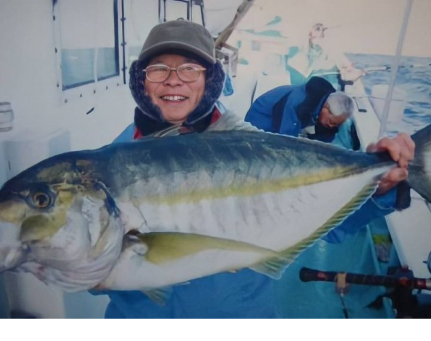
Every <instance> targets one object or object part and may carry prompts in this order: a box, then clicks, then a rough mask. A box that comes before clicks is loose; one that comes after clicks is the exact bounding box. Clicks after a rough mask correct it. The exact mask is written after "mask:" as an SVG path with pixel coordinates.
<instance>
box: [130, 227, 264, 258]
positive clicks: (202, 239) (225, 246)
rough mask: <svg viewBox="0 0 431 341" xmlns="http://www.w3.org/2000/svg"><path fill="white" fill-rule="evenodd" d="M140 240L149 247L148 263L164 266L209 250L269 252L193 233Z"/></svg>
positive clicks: (154, 235)
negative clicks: (163, 264)
mask: <svg viewBox="0 0 431 341" xmlns="http://www.w3.org/2000/svg"><path fill="white" fill-rule="evenodd" d="M137 238H139V240H140V241H141V242H142V243H144V244H145V245H147V247H148V252H147V253H146V254H145V258H146V260H147V261H149V262H151V263H153V264H162V263H167V262H170V261H175V260H178V259H181V258H184V257H188V256H193V255H196V254H198V253H200V252H204V251H207V250H224V251H239V252H241V251H243V252H268V250H263V249H262V248H259V247H257V246H255V245H251V244H247V243H243V242H239V241H235V240H230V239H223V238H217V237H210V236H205V235H198V234H192V233H174V232H151V233H144V234H139V235H138V236H137Z"/></svg>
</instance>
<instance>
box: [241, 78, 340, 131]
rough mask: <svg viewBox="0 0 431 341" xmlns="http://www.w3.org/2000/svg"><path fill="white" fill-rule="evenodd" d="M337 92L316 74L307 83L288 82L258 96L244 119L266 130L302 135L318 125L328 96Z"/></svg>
mask: <svg viewBox="0 0 431 341" xmlns="http://www.w3.org/2000/svg"><path fill="white" fill-rule="evenodd" d="M333 92H335V89H334V88H333V87H332V85H331V84H330V83H329V82H327V81H326V80H325V79H323V78H320V77H313V78H311V79H310V80H309V81H308V82H307V83H305V84H303V85H296V86H294V85H284V86H279V87H277V88H274V89H272V90H270V91H268V92H266V93H265V94H263V95H261V96H260V97H258V98H257V99H256V100H255V101H254V103H253V104H252V105H251V107H250V109H249V110H248V112H247V114H246V116H245V118H244V120H245V121H246V122H250V123H251V124H252V125H254V126H255V127H257V128H259V129H262V130H264V131H268V132H272V133H278V134H284V135H290V136H295V137H297V136H299V134H300V133H301V130H302V129H303V128H305V127H308V126H314V124H315V123H316V121H317V117H318V115H319V113H320V111H321V110H322V107H323V105H324V104H325V101H326V99H327V98H328V96H329V95H330V94H331V93H333Z"/></svg>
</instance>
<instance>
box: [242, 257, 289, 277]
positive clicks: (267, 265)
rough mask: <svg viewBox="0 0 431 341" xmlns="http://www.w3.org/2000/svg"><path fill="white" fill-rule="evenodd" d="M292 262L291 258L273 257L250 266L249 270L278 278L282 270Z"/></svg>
mask: <svg viewBox="0 0 431 341" xmlns="http://www.w3.org/2000/svg"><path fill="white" fill-rule="evenodd" d="M290 263H292V259H291V258H284V257H282V256H280V257H274V258H271V259H269V260H266V261H265V262H262V263H259V264H256V265H255V266H252V267H250V269H251V270H253V271H256V272H259V273H261V274H263V275H266V276H268V277H271V278H273V279H280V278H281V276H282V275H283V272H284V270H285V269H286V268H287V267H288V266H289V264H290Z"/></svg>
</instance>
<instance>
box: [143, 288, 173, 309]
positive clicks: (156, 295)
mask: <svg viewBox="0 0 431 341" xmlns="http://www.w3.org/2000/svg"><path fill="white" fill-rule="evenodd" d="M142 292H143V293H144V294H145V295H147V296H148V298H149V299H150V300H151V301H153V302H154V303H156V304H157V305H159V306H161V307H164V306H166V302H167V301H168V300H169V299H170V298H171V296H172V292H173V289H172V287H165V288H158V289H152V290H142Z"/></svg>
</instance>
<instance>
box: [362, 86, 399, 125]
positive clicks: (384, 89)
mask: <svg viewBox="0 0 431 341" xmlns="http://www.w3.org/2000/svg"><path fill="white" fill-rule="evenodd" d="M387 93H388V85H386V84H378V85H374V86H373V88H372V89H371V98H370V102H371V105H372V106H373V108H374V111H375V112H376V114H377V116H378V117H379V119H380V120H381V119H382V116H383V108H384V106H385V101H386V95H387ZM406 96H407V93H406V91H405V90H403V89H400V88H398V87H394V89H393V91H392V100H391V104H390V106H389V113H388V122H394V123H396V122H399V121H401V120H402V119H403V117H404V109H405V107H406Z"/></svg>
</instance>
